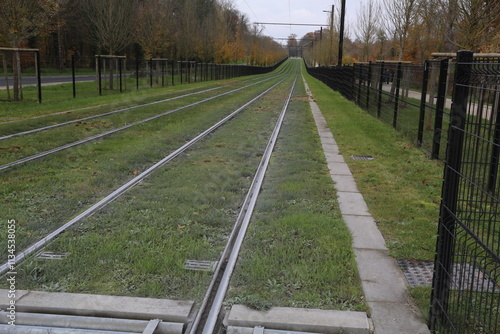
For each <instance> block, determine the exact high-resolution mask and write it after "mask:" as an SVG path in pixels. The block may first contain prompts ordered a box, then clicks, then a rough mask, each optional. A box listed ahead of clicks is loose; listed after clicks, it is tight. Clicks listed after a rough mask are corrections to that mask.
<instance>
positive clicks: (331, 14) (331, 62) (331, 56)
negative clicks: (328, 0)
mask: <svg viewBox="0 0 500 334" xmlns="http://www.w3.org/2000/svg"><path fill="white" fill-rule="evenodd" d="M323 12H325V13H330V52H329V57H328V65H332V64H333V18H334V14H335V5H332V10H331V11H329V10H324V11H323Z"/></svg>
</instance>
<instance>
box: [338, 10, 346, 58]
mask: <svg viewBox="0 0 500 334" xmlns="http://www.w3.org/2000/svg"><path fill="white" fill-rule="evenodd" d="M344 22H345V0H342V9H341V12H340V38H339V63H338V66H342V56H343V52H342V51H343V48H344Z"/></svg>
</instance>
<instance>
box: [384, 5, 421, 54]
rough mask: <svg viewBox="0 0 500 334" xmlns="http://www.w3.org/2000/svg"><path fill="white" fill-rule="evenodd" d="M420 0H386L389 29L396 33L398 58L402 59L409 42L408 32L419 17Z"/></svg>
mask: <svg viewBox="0 0 500 334" xmlns="http://www.w3.org/2000/svg"><path fill="white" fill-rule="evenodd" d="M419 1H420V0H384V7H385V10H386V12H387V13H386V14H387V18H388V19H387V20H386V22H385V24H386V25H387V30H388V31H392V32H393V33H394V38H395V41H396V42H397V44H398V48H399V52H398V56H399V57H398V58H399V60H402V58H403V55H404V52H405V51H406V46H407V42H408V33H409V31H410V28H411V27H412V26H414V25H415V24H416V22H417V20H418V18H419V16H418V10H417V8H418V4H419Z"/></svg>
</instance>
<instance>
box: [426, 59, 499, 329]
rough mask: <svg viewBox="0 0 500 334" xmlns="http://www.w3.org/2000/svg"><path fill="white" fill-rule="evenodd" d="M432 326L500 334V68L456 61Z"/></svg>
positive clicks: (493, 63)
mask: <svg viewBox="0 0 500 334" xmlns="http://www.w3.org/2000/svg"><path fill="white" fill-rule="evenodd" d="M448 135H449V138H448V148H447V157H446V168H445V177H444V183H443V199H442V203H441V213H440V221H439V236H438V241H437V250H436V261H435V267H434V280H433V291H432V297H431V311H430V320H429V322H430V323H429V325H430V328H431V330H433V331H435V332H436V333H440V334H441V333H500V322H499V320H500V316H499V313H500V286H499V284H500V281H499V273H500V259H499V255H500V216H499V215H498V214H499V203H500V198H499V188H500V185H499V179H498V167H499V162H500V64H499V62H498V59H493V60H492V59H489V60H487V61H485V60H480V59H474V58H473V54H472V52H470V51H461V52H459V53H458V56H457V67H456V71H455V88H454V92H453V107H452V110H451V123H450V129H449V133H448Z"/></svg>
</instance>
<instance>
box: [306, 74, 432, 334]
mask: <svg viewBox="0 0 500 334" xmlns="http://www.w3.org/2000/svg"><path fill="white" fill-rule="evenodd" d="M305 85H306V90H307V93H308V95H309V102H310V105H311V110H312V113H313V116H314V119H315V121H316V125H317V127H318V133H320V134H321V135H320V139H321V142H322V146H323V150H324V152H325V157H326V158H327V159H334V161H335V164H329V168H331V171H330V172H331V177H332V180H333V181H334V182H335V188H336V190H337V195H338V201H339V205H340V210H341V213H342V216H343V218H344V221H345V222H346V224H347V226H348V228H349V230H350V231H351V235H352V238H353V249H354V253H355V255H356V262H357V264H358V269H359V276H360V279H361V282H362V286H363V290H364V294H365V298H366V300H367V303H368V306H369V308H370V315H371V319H372V321H373V324H374V333H375V334H393V333H394V334H396V333H397V334H402V333H411V334H417V333H418V334H430V331H429V329H428V328H427V325H426V324H425V323H424V322H423V320H422V318H421V315H420V312H419V310H417V309H416V307H415V306H414V305H413V304H412V301H411V299H410V297H409V295H408V290H407V286H406V281H405V280H404V276H403V273H402V272H401V269H400V268H399V266H398V264H397V263H396V260H395V259H394V258H392V257H390V256H389V255H388V250H387V247H386V245H385V241H384V238H383V236H382V234H381V233H380V231H379V230H378V228H377V226H376V224H375V221H374V220H373V218H372V217H371V215H370V212H369V209H368V206H367V205H366V203H365V201H364V198H363V196H362V194H361V193H359V191H358V189H357V186H356V183H355V180H354V178H353V177H352V176H349V174H350V171H349V174H347V172H346V169H347V170H348V169H349V168H348V166H347V164H345V166H341V165H342V161H340V159H336V158H335V157H334V156H335V155H336V154H338V155H341V151H340V149H339V147H338V146H337V145H336V143H335V140H334V139H333V140H331V139H329V136H325V135H324V133H325V132H326V131H328V132H330V130H329V129H328V128H327V123H326V121H325V119H324V117H323V115H322V114H321V110H320V109H319V107H318V105H317V103H316V102H315V101H314V98H313V97H312V94H311V92H310V90H309V88H308V87H307V83H305ZM330 165H332V167H330Z"/></svg>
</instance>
